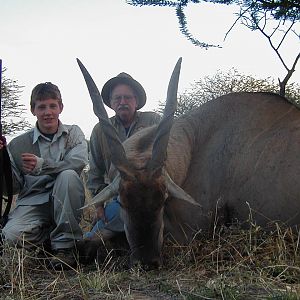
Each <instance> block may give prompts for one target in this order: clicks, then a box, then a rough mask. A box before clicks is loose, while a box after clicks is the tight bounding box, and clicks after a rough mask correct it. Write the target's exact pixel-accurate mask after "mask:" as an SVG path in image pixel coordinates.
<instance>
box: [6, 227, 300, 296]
mask: <svg viewBox="0 0 300 300" xmlns="http://www.w3.org/2000/svg"><path fill="white" fill-rule="evenodd" d="M127 258H128V257H127V256H126V255H122V256H118V255H116V254H115V252H110V253H109V254H108V255H107V256H106V258H105V260H103V261H101V262H98V263H96V262H95V263H93V264H91V265H89V266H80V267H78V268H77V269H76V270H69V271H64V272H54V271H49V270H48V269H47V268H46V267H45V264H44V260H41V259H39V258H38V257H36V256H35V255H34V253H29V252H27V251H25V250H22V249H18V250H17V249H12V248H9V247H7V246H5V249H4V255H3V256H2V257H0V295H1V299H276V300H277V299H300V232H292V231H291V229H290V228H284V227H283V226H279V225H277V226H276V227H275V229H274V230H273V231H270V232H266V231H263V230H261V229H260V228H259V227H255V226H252V227H251V228H250V229H248V230H242V229H240V228H238V227H232V228H221V229H220V230H218V231H216V232H215V233H214V236H213V237H209V238H208V237H204V236H203V235H201V234H200V233H199V234H198V235H197V237H196V238H195V240H194V241H193V242H192V243H191V244H190V245H188V246H179V245H177V244H175V243H172V242H170V241H169V242H166V244H165V245H164V266H163V267H162V268H161V269H160V270H158V271H150V272H145V271H143V270H141V269H140V268H134V269H130V270H128V269H127V270H126V268H125V266H126V261H127Z"/></svg>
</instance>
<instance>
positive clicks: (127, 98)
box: [111, 95, 135, 103]
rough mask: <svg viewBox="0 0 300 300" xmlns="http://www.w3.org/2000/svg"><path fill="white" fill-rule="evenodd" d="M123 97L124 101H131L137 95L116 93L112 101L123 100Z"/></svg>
mask: <svg viewBox="0 0 300 300" xmlns="http://www.w3.org/2000/svg"><path fill="white" fill-rule="evenodd" d="M122 99H124V101H126V102H130V101H132V100H133V99H135V96H134V95H116V96H113V97H111V101H112V102H114V103H119V102H121V101H122Z"/></svg>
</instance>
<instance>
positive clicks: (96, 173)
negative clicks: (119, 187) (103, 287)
mask: <svg viewBox="0 0 300 300" xmlns="http://www.w3.org/2000/svg"><path fill="white" fill-rule="evenodd" d="M160 119H161V118H160V115H159V114H157V113H155V112H140V111H138V112H137V113H136V116H135V119H134V121H133V123H132V124H131V126H130V128H129V130H128V132H127V133H126V130H125V128H124V126H123V125H122V123H121V121H120V120H119V118H118V117H116V116H114V117H112V118H110V120H111V123H112V125H113V126H114V127H115V128H116V130H117V132H118V135H119V138H120V141H121V142H124V141H125V140H126V139H127V138H128V137H130V136H132V135H133V134H134V133H136V132H137V131H139V130H141V129H144V128H146V127H149V126H152V125H155V124H158V123H159V122H160ZM100 137H101V126H100V124H99V123H98V124H96V125H95V127H94V129H93V131H92V134H91V140H90V160H89V163H90V168H89V170H88V179H87V187H88V189H89V190H90V191H91V193H92V195H93V196H94V195H96V194H97V193H99V192H100V191H101V190H102V189H103V188H104V187H105V186H106V185H107V184H108V183H109V182H108V180H107V174H108V171H109V167H110V161H109V160H108V159H106V158H105V157H104V156H103V153H104V152H103V151H102V145H101V142H100V141H101V138H100Z"/></svg>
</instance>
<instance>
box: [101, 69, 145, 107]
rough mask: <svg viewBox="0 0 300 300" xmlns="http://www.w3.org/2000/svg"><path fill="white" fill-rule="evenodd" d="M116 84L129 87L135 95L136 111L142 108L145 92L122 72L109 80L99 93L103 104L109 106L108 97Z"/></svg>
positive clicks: (137, 83)
mask: <svg viewBox="0 0 300 300" xmlns="http://www.w3.org/2000/svg"><path fill="white" fill-rule="evenodd" d="M117 84H126V85H129V86H130V87H131V88H132V89H133V90H134V91H135V93H136V96H137V100H138V103H137V109H140V108H142V107H143V106H144V105H145V103H146V98H147V97H146V92H145V90H144V88H143V87H142V85H141V84H140V83H139V82H138V81H136V80H135V79H133V78H132V77H131V76H130V75H129V74H127V73H125V72H122V73H120V74H119V75H117V76H116V77H113V78H111V79H109V80H108V81H107V82H106V83H105V84H104V86H103V88H102V91H101V96H102V98H103V102H104V103H105V104H106V105H107V106H108V107H111V106H110V95H111V91H112V90H113V88H114V87H115V86H116V85H117Z"/></svg>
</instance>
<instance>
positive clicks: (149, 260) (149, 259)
mask: <svg viewBox="0 0 300 300" xmlns="http://www.w3.org/2000/svg"><path fill="white" fill-rule="evenodd" d="M161 265H162V259H161V256H160V255H149V254H148V255H146V256H143V257H141V256H139V257H138V256H136V255H135V254H134V253H132V254H131V257H130V266H131V267H135V266H141V268H142V269H143V270H145V271H151V270H157V269H158V268H159V267H160V266H161Z"/></svg>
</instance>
